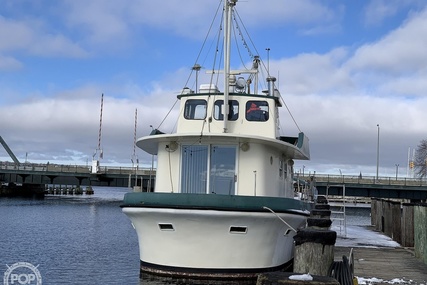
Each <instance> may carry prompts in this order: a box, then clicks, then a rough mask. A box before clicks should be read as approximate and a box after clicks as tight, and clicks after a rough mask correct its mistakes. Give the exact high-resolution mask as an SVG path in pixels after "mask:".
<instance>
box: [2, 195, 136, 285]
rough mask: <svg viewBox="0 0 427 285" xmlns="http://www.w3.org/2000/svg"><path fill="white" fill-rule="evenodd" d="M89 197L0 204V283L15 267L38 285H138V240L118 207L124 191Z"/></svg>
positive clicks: (50, 198)
mask: <svg viewBox="0 0 427 285" xmlns="http://www.w3.org/2000/svg"><path fill="white" fill-rule="evenodd" d="M94 190H95V195H92V196H85V195H83V196H49V197H46V198H45V199H44V200H28V199H9V198H1V199H0V217H1V219H0V229H1V232H0V278H1V280H3V279H2V278H3V274H4V272H5V271H6V270H7V267H6V264H7V265H9V266H11V265H12V264H14V263H16V262H29V263H31V264H33V265H35V266H37V265H38V270H39V271H40V274H41V276H42V279H43V284H85V285H86V284H140V279H139V254H138V240H137V236H136V233H135V231H134V229H133V228H132V226H131V224H130V221H129V219H128V218H127V217H126V216H125V215H124V214H123V213H122V212H121V208H120V207H119V205H120V203H121V200H122V199H123V195H124V194H125V193H126V191H128V189H126V188H108V187H95V188H94Z"/></svg>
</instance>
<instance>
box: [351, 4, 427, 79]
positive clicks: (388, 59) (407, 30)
mask: <svg viewBox="0 0 427 285" xmlns="http://www.w3.org/2000/svg"><path fill="white" fill-rule="evenodd" d="M426 45H427V9H424V10H423V11H421V12H419V13H414V14H413V15H412V16H411V17H410V18H409V19H408V20H407V21H406V22H405V23H404V24H403V25H402V26H401V27H399V28H397V29H395V30H393V31H392V32H390V33H389V34H387V35H386V36H385V37H383V38H382V39H380V40H379V41H377V42H374V43H371V44H366V45H364V46H362V47H360V48H358V49H357V51H356V52H355V54H354V56H353V57H352V58H351V59H350V60H349V62H348V67H349V68H351V69H354V70H359V71H363V70H369V71H378V72H382V73H384V74H388V75H396V74H405V73H407V72H413V71H414V70H418V69H420V68H424V67H425V66H426V64H427V54H426V53H425V46H426Z"/></svg>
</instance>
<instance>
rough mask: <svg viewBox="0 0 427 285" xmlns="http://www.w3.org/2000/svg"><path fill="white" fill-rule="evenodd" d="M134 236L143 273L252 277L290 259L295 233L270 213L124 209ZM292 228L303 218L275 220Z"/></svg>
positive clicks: (290, 215) (292, 216)
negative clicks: (137, 241) (130, 222)
mask: <svg viewBox="0 0 427 285" xmlns="http://www.w3.org/2000/svg"><path fill="white" fill-rule="evenodd" d="M123 212H124V213H125V214H126V215H127V216H128V217H129V218H130V220H131V221H132V224H133V225H134V227H135V230H136V232H137V235H138V240H139V253H140V259H141V270H142V271H148V272H153V273H164V274H172V275H186V276H210V275H212V274H214V275H215V276H219V275H223V276H227V275H230V276H234V277H235V276H251V275H253V274H254V273H259V272H263V271H271V270H277V269H279V268H281V267H283V266H284V265H286V264H287V263H289V262H290V261H291V260H292V258H293V248H294V246H293V236H294V235H295V232H294V231H293V230H292V229H290V227H289V226H288V225H286V224H285V223H284V222H282V221H281V220H280V219H279V218H278V217H277V216H276V215H275V214H273V213H271V212H246V211H218V210H204V209H169V208H145V207H124V208H123ZM278 215H279V216H280V217H281V218H282V219H283V220H284V221H286V223H288V224H289V225H290V226H291V227H292V228H294V229H297V228H299V227H301V226H303V225H305V221H306V215H304V214H302V213H301V214H298V213H280V214H278Z"/></svg>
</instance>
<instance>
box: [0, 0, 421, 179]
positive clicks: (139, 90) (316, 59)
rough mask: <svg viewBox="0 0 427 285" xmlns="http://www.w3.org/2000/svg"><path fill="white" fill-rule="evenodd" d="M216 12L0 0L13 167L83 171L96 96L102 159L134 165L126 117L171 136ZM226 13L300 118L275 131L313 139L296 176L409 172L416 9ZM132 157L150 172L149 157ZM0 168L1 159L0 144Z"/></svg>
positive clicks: (143, 4)
mask: <svg viewBox="0 0 427 285" xmlns="http://www.w3.org/2000/svg"><path fill="white" fill-rule="evenodd" d="M218 6H219V0H204V1H200V0H186V1H182V0H181V1H180V0H165V1H161V2H158V1H147V0H139V1H131V0H122V1H112V0H102V1H101V0H92V1H83V0H58V1H47V0H32V1H28V0H27V1H25V0H2V1H1V2H0V38H1V40H0V126H1V127H0V136H2V137H3V139H4V140H5V141H6V142H7V143H8V145H9V147H10V148H11V149H12V151H13V152H14V153H15V155H16V156H17V157H18V159H19V160H20V161H21V162H24V161H27V162H31V163H46V162H48V161H49V162H50V163H63V164H70V165H84V164H86V163H89V164H90V162H91V160H92V155H93V154H94V152H95V150H96V149H97V147H98V137H99V121H100V105H101V94H104V99H103V117H102V133H101V148H102V149H103V154H104V156H103V159H102V161H101V165H105V166H114V165H122V166H131V165H132V162H131V158H132V157H134V155H133V154H134V147H133V145H134V130H135V110H136V109H137V110H138V113H137V120H136V122H137V128H136V135H137V137H141V136H143V135H146V134H148V133H149V132H150V131H151V127H150V126H153V127H157V126H159V125H162V128H163V129H162V130H163V131H166V132H168V131H171V130H172V129H173V126H174V122H176V117H175V118H169V117H171V116H169V117H168V120H167V121H165V122H164V123H162V121H163V119H164V117H165V116H166V115H167V113H168V112H169V111H170V110H171V108H172V107H173V105H174V103H175V101H176V95H178V94H179V92H180V90H181V89H182V88H183V87H184V86H186V85H185V84H186V81H187V78H188V76H189V74H190V71H191V67H192V66H193V65H194V63H195V60H196V59H197V55H198V53H199V51H200V48H201V47H202V45H203V42H204V40H205V38H206V34H207V31H208V29H209V26H210V24H211V20H212V18H213V16H214V14H215V12H216V10H217V7H218ZM236 9H237V11H238V13H239V16H240V17H241V18H242V19H243V22H244V24H245V29H246V30H247V31H248V33H249V34H250V35H251V41H252V42H253V43H254V45H255V46H256V48H257V51H258V54H259V55H260V56H261V58H264V60H265V58H268V66H269V68H270V72H271V73H272V74H276V75H277V76H276V77H278V82H280V85H279V87H280V88H279V89H280V92H281V95H282V97H283V99H284V101H285V103H286V105H287V107H288V108H289V109H290V111H291V114H292V117H293V118H294V119H295V121H296V122H297V125H298V127H297V126H296V125H295V124H294V123H293V120H292V119H291V117H290V116H289V114H288V113H287V111H286V108H282V109H283V110H282V111H281V114H280V119H281V123H282V126H283V127H282V131H283V133H284V135H292V136H296V135H297V133H298V128H299V129H300V130H301V131H303V132H304V133H305V134H306V135H307V136H308V137H309V138H310V152H311V160H310V161H296V163H295V171H297V172H301V171H305V173H314V172H316V173H323V174H332V175H340V174H343V175H358V174H359V173H362V174H363V175H375V172H376V167H377V149H378V150H379V164H378V167H379V176H391V177H394V176H395V175H396V172H398V175H399V177H406V176H407V174H408V173H407V165H408V153H409V152H412V150H413V149H415V148H416V147H417V145H418V144H419V143H420V141H421V140H423V139H426V138H427V133H426V130H427V128H426V122H427V112H426V111H425V110H427V91H426V90H427V76H426V75H427V52H426V46H427V2H426V1H424V0H405V1H401V0H366V1H339V0H245V1H239V2H238V3H237V7H236ZM267 49H269V51H267ZM202 67H204V66H203V65H202ZM202 71H203V69H202ZM175 110H176V107H175ZM176 113H177V112H176V111H172V112H171V115H174V114H176ZM378 125H379V126H378ZM378 137H379V139H378ZM135 155H136V156H137V157H138V159H139V164H140V166H141V167H149V165H150V164H151V156H149V155H147V154H145V153H144V152H143V151H142V150H138V149H136V152H135ZM0 161H12V160H11V158H10V157H9V156H8V154H7V153H6V151H5V150H4V149H3V148H0ZM409 176H410V173H409Z"/></svg>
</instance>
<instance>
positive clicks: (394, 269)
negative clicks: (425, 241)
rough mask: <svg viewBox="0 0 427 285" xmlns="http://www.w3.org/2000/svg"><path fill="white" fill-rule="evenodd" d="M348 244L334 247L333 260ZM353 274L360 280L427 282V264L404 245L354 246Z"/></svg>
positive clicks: (344, 253)
mask: <svg viewBox="0 0 427 285" xmlns="http://www.w3.org/2000/svg"><path fill="white" fill-rule="evenodd" d="M350 249H351V247H335V260H336V261H338V260H342V256H343V255H345V256H349V253H350ZM353 255H354V276H357V277H358V280H359V285H361V284H375V285H376V284H411V285H412V284H416V285H426V284H427V265H426V264H424V263H423V262H422V261H421V260H419V259H417V258H416V257H415V254H414V252H413V250H412V249H410V248H404V247H398V248H394V247H354V248H353Z"/></svg>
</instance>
